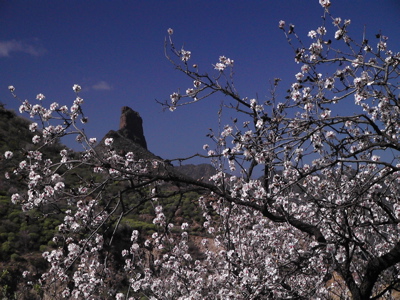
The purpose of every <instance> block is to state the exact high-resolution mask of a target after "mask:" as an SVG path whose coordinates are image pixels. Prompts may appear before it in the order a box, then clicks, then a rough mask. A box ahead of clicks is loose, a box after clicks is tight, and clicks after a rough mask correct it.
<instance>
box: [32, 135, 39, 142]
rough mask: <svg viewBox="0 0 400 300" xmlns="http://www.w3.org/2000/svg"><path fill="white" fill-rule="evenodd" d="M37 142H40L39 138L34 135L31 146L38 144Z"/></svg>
mask: <svg viewBox="0 0 400 300" xmlns="http://www.w3.org/2000/svg"><path fill="white" fill-rule="evenodd" d="M39 142H40V136H38V135H35V136H34V137H33V138H32V143H33V144H37V143H39Z"/></svg>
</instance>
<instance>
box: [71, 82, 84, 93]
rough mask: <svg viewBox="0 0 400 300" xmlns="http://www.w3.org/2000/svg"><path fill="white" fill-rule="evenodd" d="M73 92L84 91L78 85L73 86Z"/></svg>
mask: <svg viewBox="0 0 400 300" xmlns="http://www.w3.org/2000/svg"><path fill="white" fill-rule="evenodd" d="M72 90H73V91H74V92H75V93H79V92H80V91H81V90H82V87H81V86H80V85H78V84H74V85H73V86H72Z"/></svg>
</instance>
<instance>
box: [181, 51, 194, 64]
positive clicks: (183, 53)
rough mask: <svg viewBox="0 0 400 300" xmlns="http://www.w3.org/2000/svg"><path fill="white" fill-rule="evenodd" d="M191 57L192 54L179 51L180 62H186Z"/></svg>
mask: <svg viewBox="0 0 400 300" xmlns="http://www.w3.org/2000/svg"><path fill="white" fill-rule="evenodd" d="M191 55H192V52H190V51H186V50H184V49H182V50H181V60H182V61H183V62H187V61H188V60H189V59H190V56H191Z"/></svg>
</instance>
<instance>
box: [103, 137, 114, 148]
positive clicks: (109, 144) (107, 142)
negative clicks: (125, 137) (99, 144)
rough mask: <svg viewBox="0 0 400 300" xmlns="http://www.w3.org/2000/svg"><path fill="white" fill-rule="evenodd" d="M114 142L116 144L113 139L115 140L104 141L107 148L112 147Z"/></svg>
mask: <svg viewBox="0 0 400 300" xmlns="http://www.w3.org/2000/svg"><path fill="white" fill-rule="evenodd" d="M113 142H114V139H113V138H106V139H105V140H104V145H106V146H111V145H112V144H113Z"/></svg>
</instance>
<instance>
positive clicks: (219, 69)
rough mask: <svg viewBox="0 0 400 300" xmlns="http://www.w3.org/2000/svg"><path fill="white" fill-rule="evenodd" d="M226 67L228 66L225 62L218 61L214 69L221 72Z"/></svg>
mask: <svg viewBox="0 0 400 300" xmlns="http://www.w3.org/2000/svg"><path fill="white" fill-rule="evenodd" d="M225 68H226V65H225V64H223V63H216V64H215V66H214V69H215V70H217V71H220V72H222V71H223V70H225Z"/></svg>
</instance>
